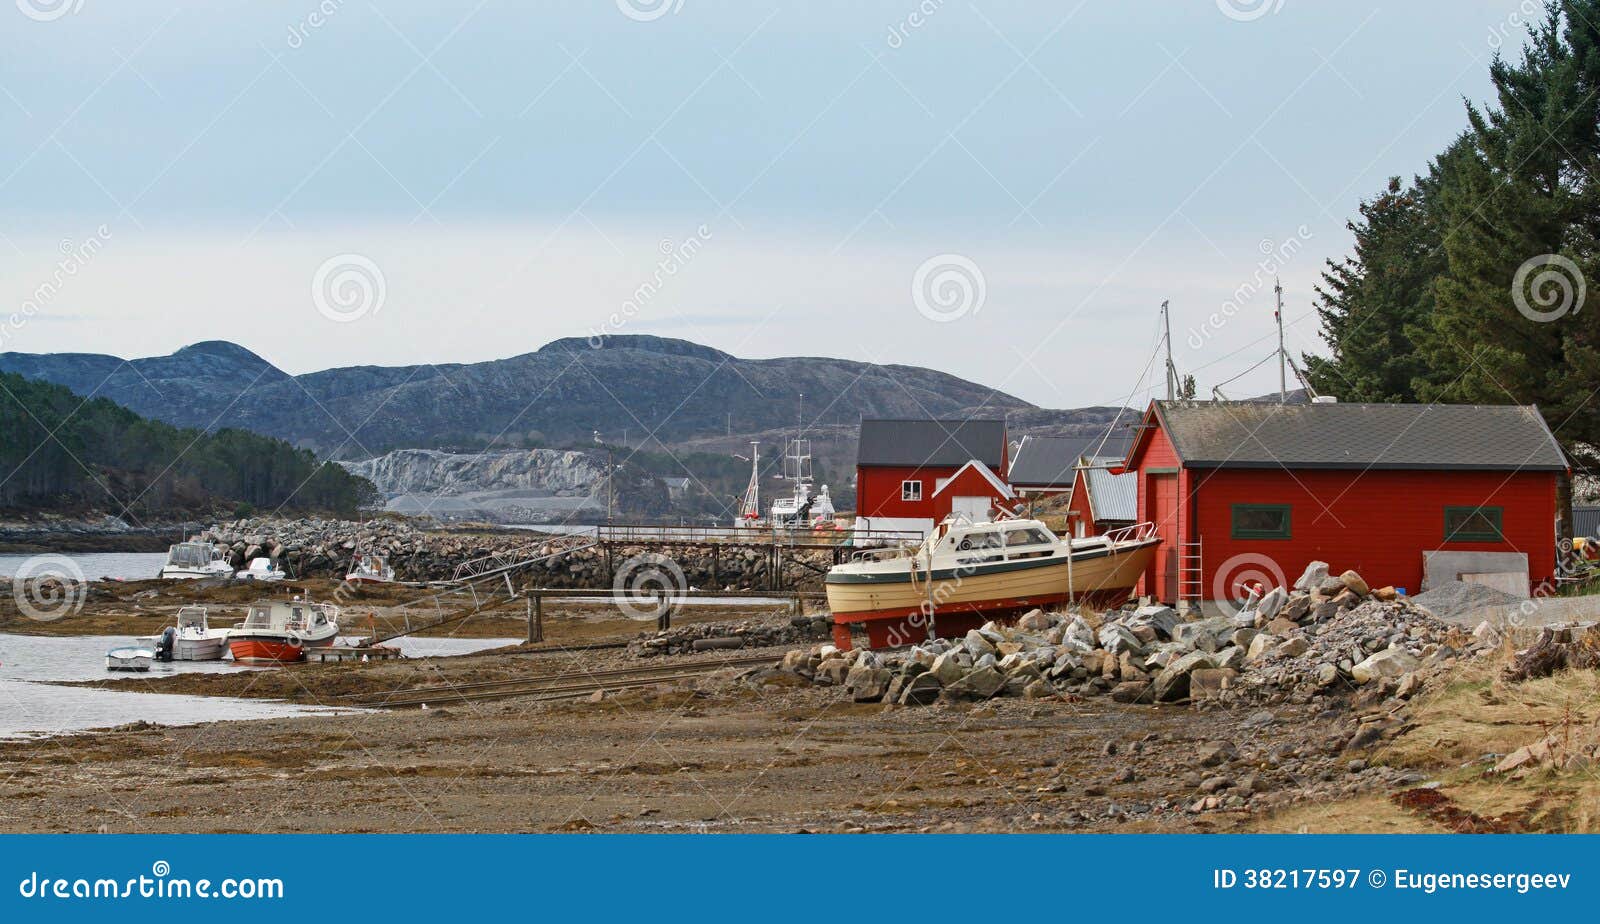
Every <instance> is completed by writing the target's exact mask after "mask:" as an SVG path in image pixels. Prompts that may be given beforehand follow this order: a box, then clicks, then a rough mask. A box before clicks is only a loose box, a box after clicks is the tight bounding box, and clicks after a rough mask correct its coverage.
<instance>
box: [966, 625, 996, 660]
mask: <svg viewBox="0 0 1600 924" xmlns="http://www.w3.org/2000/svg"><path fill="white" fill-rule="evenodd" d="M961 645H962V647H963V648H965V649H966V650H967V653H969V654H971V655H972V656H973V657H974V658H978V657H982V656H983V655H986V654H994V643H993V642H991V641H989V639H987V638H985V637H984V635H983V633H982V632H980V631H979V630H977V629H973V630H972V631H971V632H968V633H967V637H966V638H964V639H962V640H961Z"/></svg>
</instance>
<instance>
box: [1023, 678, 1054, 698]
mask: <svg viewBox="0 0 1600 924" xmlns="http://www.w3.org/2000/svg"><path fill="white" fill-rule="evenodd" d="M1022 696H1023V698H1024V699H1054V698H1055V696H1056V688H1055V687H1052V686H1051V685H1050V684H1049V682H1047V681H1044V680H1035V681H1033V682H1032V683H1030V684H1028V685H1027V686H1025V687H1023V688H1022Z"/></svg>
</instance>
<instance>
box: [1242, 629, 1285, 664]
mask: <svg viewBox="0 0 1600 924" xmlns="http://www.w3.org/2000/svg"><path fill="white" fill-rule="evenodd" d="M1281 641H1283V640H1282V639H1281V638H1279V637H1278V636H1276V635H1271V634H1269V633H1262V634H1261V635H1258V636H1256V637H1255V638H1253V639H1251V640H1250V647H1249V648H1248V649H1246V650H1245V655H1244V656H1245V660H1247V661H1254V660H1256V659H1257V658H1260V657H1263V656H1264V655H1266V653H1267V652H1269V651H1271V650H1272V649H1274V648H1276V647H1277V646H1278V643H1279V642H1281Z"/></svg>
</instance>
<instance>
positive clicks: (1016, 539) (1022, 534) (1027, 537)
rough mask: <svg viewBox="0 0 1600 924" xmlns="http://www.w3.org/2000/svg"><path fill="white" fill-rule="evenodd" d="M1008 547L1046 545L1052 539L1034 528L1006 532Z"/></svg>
mask: <svg viewBox="0 0 1600 924" xmlns="http://www.w3.org/2000/svg"><path fill="white" fill-rule="evenodd" d="M1005 535H1006V546H1007V547H1011V546H1018V545H1044V544H1047V543H1049V542H1050V537H1049V536H1047V535H1045V533H1044V531H1043V530H1041V529H1036V528H1034V527H1032V526H1029V527H1026V528H1024V529H1013V530H1008V531H1007V532H1006V534H1005Z"/></svg>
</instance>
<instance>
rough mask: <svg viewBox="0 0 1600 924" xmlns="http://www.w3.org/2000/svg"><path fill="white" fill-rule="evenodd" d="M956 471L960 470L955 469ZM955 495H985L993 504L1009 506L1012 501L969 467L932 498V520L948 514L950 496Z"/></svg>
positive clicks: (936, 520) (981, 474)
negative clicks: (1006, 498)
mask: <svg viewBox="0 0 1600 924" xmlns="http://www.w3.org/2000/svg"><path fill="white" fill-rule="evenodd" d="M957 471H961V470H960V469H957ZM939 477H941V478H944V477H947V476H945V475H940V476H939ZM923 491H924V492H926V491H927V487H926V486H924V487H923ZM955 497H987V498H989V499H990V500H991V501H992V502H993V503H994V504H997V505H998V504H1004V505H1005V506H1007V507H1010V506H1011V505H1012V503H1013V502H1012V501H1008V500H1005V499H1004V498H1003V496H1002V495H1001V494H1000V492H999V491H996V490H995V489H994V485H993V484H991V483H990V482H989V479H987V478H985V477H983V473H981V472H979V471H978V470H977V469H974V468H969V469H967V470H966V471H964V472H962V473H961V477H960V478H958V479H957V480H955V481H952V482H950V483H949V484H946V485H945V487H944V490H943V491H941V492H939V496H938V497H936V498H934V499H933V519H934V522H938V521H940V520H943V519H944V518H945V517H947V516H949V515H950V510H951V508H952V507H954V506H955V502H954V501H953V500H952V498H955Z"/></svg>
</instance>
